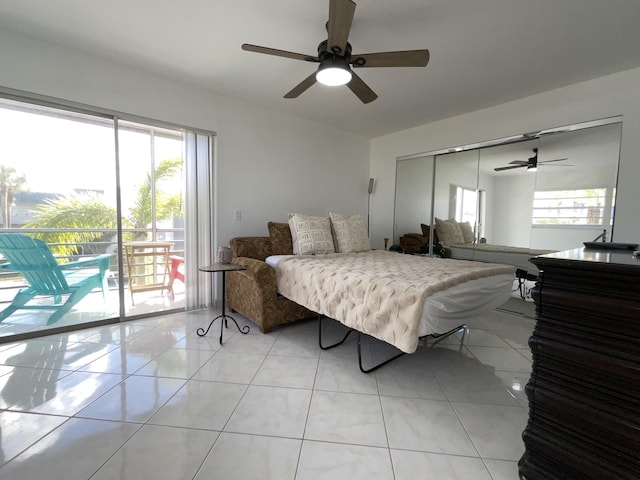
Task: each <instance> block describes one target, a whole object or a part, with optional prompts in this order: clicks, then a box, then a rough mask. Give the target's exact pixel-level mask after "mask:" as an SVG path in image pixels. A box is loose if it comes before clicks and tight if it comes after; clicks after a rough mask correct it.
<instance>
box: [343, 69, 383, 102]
mask: <svg viewBox="0 0 640 480" xmlns="http://www.w3.org/2000/svg"><path fill="white" fill-rule="evenodd" d="M347 87H349V90H351V91H352V92H353V93H355V94H356V96H357V97H358V98H359V99H360V100H361V101H362V103H371V102H373V101H374V100H375V99H376V98H378V95H376V93H375V92H374V91H373V90H371V89H370V88H369V86H368V85H367V84H366V83H364V80H362V79H361V78H360V77H359V76H358V75H356V74H355V73H353V72H351V81H350V82H349V83H347Z"/></svg>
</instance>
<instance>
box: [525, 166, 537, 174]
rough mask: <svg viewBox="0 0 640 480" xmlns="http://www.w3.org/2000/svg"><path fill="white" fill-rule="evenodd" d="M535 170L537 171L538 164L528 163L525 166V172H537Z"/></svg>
mask: <svg viewBox="0 0 640 480" xmlns="http://www.w3.org/2000/svg"><path fill="white" fill-rule="evenodd" d="M537 171H538V166H537V165H529V166H528V167H527V172H532V173H534V172H537Z"/></svg>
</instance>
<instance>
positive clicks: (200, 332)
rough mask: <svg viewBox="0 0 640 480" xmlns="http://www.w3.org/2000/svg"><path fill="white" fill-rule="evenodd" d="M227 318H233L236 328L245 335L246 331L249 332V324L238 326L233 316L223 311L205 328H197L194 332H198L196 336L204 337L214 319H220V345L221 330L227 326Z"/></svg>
mask: <svg viewBox="0 0 640 480" xmlns="http://www.w3.org/2000/svg"><path fill="white" fill-rule="evenodd" d="M228 318H230V319H231V320H233V323H235V324H236V328H237V329H238V331H239V332H240V333H242V334H243V335H246V334H247V333H249V325H245V326H244V327H242V328H240V325H238V322H236V319H235V318H233V317H232V316H231V315H227V314H226V313H223V314H222V315H218V316H217V317H215V318H214V319H213V320H211V322H209V326H208V327H207V329H206V330H205V329H204V328H202V327H200V328H199V329H198V330H196V333H197V334H198V336H200V337H204V336H205V335H206V334H207V333H209V330H211V326H212V325H213V323H214V322H215V321H216V320H218V319H220V345H222V332H224V328H225V327H227V326H228V324H227V319H228Z"/></svg>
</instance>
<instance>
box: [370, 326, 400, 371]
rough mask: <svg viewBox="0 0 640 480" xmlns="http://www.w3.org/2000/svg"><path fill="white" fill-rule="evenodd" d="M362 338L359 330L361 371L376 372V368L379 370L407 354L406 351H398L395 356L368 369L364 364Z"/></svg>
mask: <svg viewBox="0 0 640 480" xmlns="http://www.w3.org/2000/svg"><path fill="white" fill-rule="evenodd" d="M361 338H362V333H360V332H358V366H359V367H360V371H361V372H362V373H371V372H375V371H376V370H378V369H379V368H380V367H384V366H385V365H386V364H387V363H390V362H393V361H394V360H395V359H397V358H400V357H402V356H404V355H406V353H404V352H400V353H398V354H396V355H394V356H393V357H391V358H389V359H387V360H385V361H384V362H382V363H379V364H377V365H374V366H373V367H371V368H368V369H367V368H364V367H363V366H362V349H361V346H360V339H361Z"/></svg>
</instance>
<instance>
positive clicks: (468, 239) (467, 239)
mask: <svg viewBox="0 0 640 480" xmlns="http://www.w3.org/2000/svg"><path fill="white" fill-rule="evenodd" d="M458 225H459V226H460V231H461V232H462V238H463V239H464V243H473V241H474V240H475V238H476V237H475V235H474V234H473V228H471V224H470V223H469V222H460V223H458Z"/></svg>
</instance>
